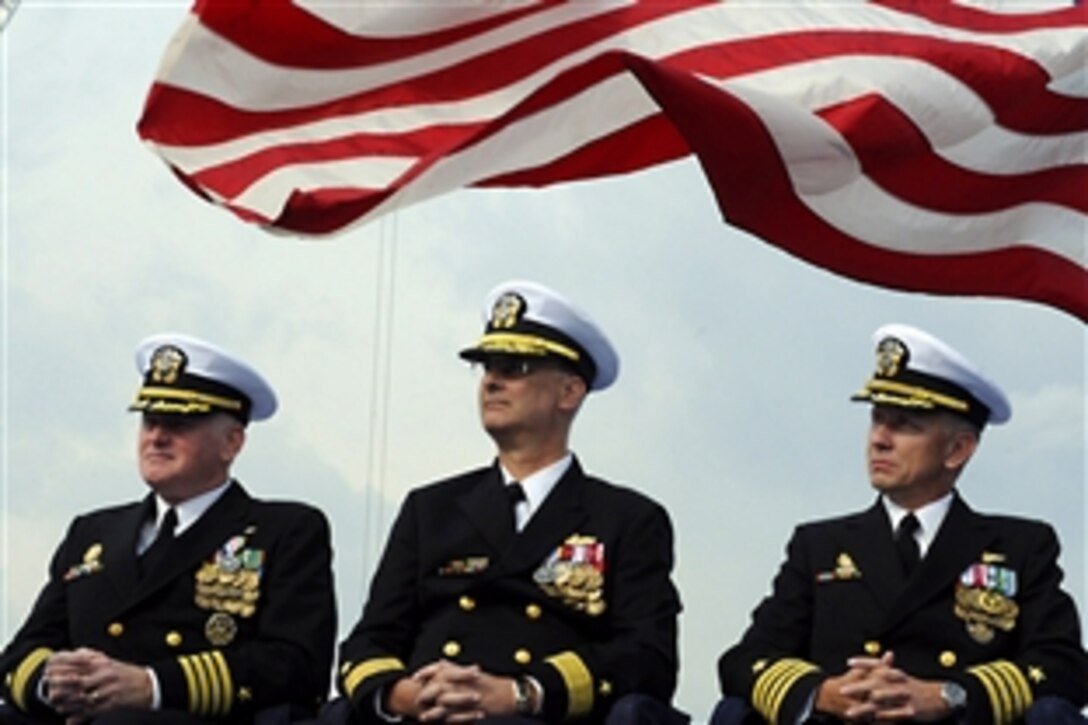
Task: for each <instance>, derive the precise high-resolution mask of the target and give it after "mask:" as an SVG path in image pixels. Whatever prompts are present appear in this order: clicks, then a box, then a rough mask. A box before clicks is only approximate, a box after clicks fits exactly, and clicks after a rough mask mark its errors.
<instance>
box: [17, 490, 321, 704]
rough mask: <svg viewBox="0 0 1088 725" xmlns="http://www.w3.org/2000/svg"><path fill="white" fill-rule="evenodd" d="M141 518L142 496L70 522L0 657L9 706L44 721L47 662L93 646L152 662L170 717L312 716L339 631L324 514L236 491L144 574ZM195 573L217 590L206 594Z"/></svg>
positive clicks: (144, 506)
mask: <svg viewBox="0 0 1088 725" xmlns="http://www.w3.org/2000/svg"><path fill="white" fill-rule="evenodd" d="M146 511H147V501H146V500H145V502H143V503H140V502H137V503H132V504H128V505H124V506H118V507H115V508H109V509H103V510H100V511H96V512H93V513H90V514H87V515H84V516H80V517H78V518H76V519H75V521H73V523H72V524H71V526H70V528H69V530H68V533H67V536H66V537H65V539H64V541H63V542H62V543H61V545H60V547H59V548H58V549H57V551H56V554H55V555H54V557H53V560H52V564H51V566H50V570H49V580H48V583H47V584H46V586H45V588H44V589H43V590H42V592H41V594H40V595H39V597H38V600H37V602H36V603H35V605H34V608H33V610H32V611H31V613H30V616H29V617H28V619H27V621H26V623H25V624H24V625H23V627H22V628H21V629H20V630H19V632H18V633H17V634H16V635H15V638H14V640H13V641H12V642H11V644H10V645H9V646H8V647H7V649H6V650H5V651H4V652H3V654H2V655H0V673H2V674H3V677H4V683H3V684H4V689H3V694H4V699H5V700H7V701H8V703H9V704H11V705H14V706H15V707H16V708H18V709H20V710H23V711H24V712H29V713H30V714H33V715H44V714H47V713H48V712H49V711H48V709H46V708H45V706H44V705H43V704H42V703H41V702H40V701H39V700H38V697H37V694H36V693H37V688H38V681H39V679H40V676H41V672H42V670H43V668H44V664H45V660H46V658H48V656H49V655H50V654H51V653H52V652H54V651H57V650H68V649H75V648H78V647H90V648H94V649H97V650H101V651H102V652H104V653H106V654H107V655H109V656H111V657H113V658H115V659H119V660H123V661H126V662H130V663H134V664H139V665H145V666H150V667H151V668H152V669H153V670H154V671H155V674H156V675H157V678H158V681H159V685H160V688H161V697H162V706H163V708H169V709H175V710H180V711H186V712H189V713H191V714H193V715H198V716H201V717H203V718H207V719H209V720H214V721H222V722H251V721H252V718H253V713H254V712H256V711H258V710H260V709H263V708H265V707H268V706H272V705H276V704H282V703H291V704H295V705H298V706H301V707H303V708H308V709H311V710H315V709H316V707H317V705H318V704H319V703H320V702H321V701H322V700H324V699H325V697H326V695H327V692H328V686H329V677H330V675H331V670H332V654H333V646H334V644H335V636H336V634H335V632H336V613H335V600H334V595H333V586H332V570H331V548H330V544H329V528H328V523H327V521H326V519H325V517H324V515H323V514H322V513H321V512H319V511H318V510H317V509H314V508H312V507H310V506H306V505H303V504H298V503H280V502H264V501H259V500H256V499H253V498H251V497H250V496H249V495H248V494H247V493H246V492H245V490H244V489H243V488H242V486H241V485H240V484H238V483H237V482H234V483H232V484H231V485H230V487H229V488H228V489H227V490H226V491H225V492H224V493H223V495H222V496H221V497H220V498H219V500H217V501H216V502H215V503H214V504H213V505H212V506H211V507H210V508H209V509H208V510H207V511H206V512H205V513H204V515H203V516H201V518H200V519H199V520H198V521H197V522H196V523H195V524H193V525H192V527H190V528H189V529H187V530H186V531H184V532H183V533H182V534H181V535H180V536H179V537H178V538H177V539H176V541H175V542H174V544H173V545H172V547H171V549H170V551H169V553H168V554H167V557H166V558H165V559H164V560H162V562H161V564H160V565H159V566H157V567H156V568H155V570H154V571H153V572H149V573H148V574H147V576H145V577H144V578H142V579H141V578H140V576H139V574H138V569H137V556H136V540H137V536H138V534H139V531H140V528H141V526H142V525H143V523H144V513H145V512H146ZM227 550H229V552H228V551H227ZM217 552H218V553H217ZM227 554H229V555H227ZM232 557H233V561H232V562H228V561H227V560H229V559H231V558H232ZM216 561H219V562H220V564H221V566H218V567H217V565H216V564H215V562H216ZM201 572H203V575H201ZM238 572H247V573H243V574H241V575H238V576H236V575H237V573H238ZM198 575H201V576H203V577H204V578H205V579H209V578H214V579H215V581H210V582H209V581H206V582H204V586H203V587H202V586H201V582H200V581H198ZM220 576H221V578H220ZM243 581H244V583H242V582H243ZM246 592H249V593H248V594H247V593H246ZM198 600H199V601H198ZM224 610H226V611H224Z"/></svg>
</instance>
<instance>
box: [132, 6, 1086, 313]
mask: <svg viewBox="0 0 1088 725" xmlns="http://www.w3.org/2000/svg"><path fill="white" fill-rule="evenodd" d="M1086 65H1088V12H1086V9H1085V7H1084V6H1083V5H1070V4H1069V3H1068V2H1066V3H1061V2H1055V1H1053V0H1024V1H1023V2H1019V3H1017V2H1012V1H1006V2H1002V1H1001V0H958V1H953V0H916V1H912V0H873V1H870V2H865V1H863V0H839V1H837V2H826V1H825V2H820V1H818V0H812V1H810V2H803V1H798V0H747V1H746V0H728V1H725V2H722V1H720V0H581V1H569V2H568V1H562V0H505V1H503V2H493V1H491V2H489V1H486V0H457V1H456V2H429V1H424V0H398V1H397V2H386V1H382V0H356V1H355V2H344V3H328V2H326V1H324V0H293V1H292V0H198V2H196V4H195V6H194V8H193V10H192V12H191V13H190V14H189V15H188V17H187V19H186V20H185V22H184V24H183V26H182V27H181V28H180V30H179V31H178V33H177V35H176V36H175V38H174V40H173V41H172V43H171V44H170V46H169V47H168V49H167V51H166V54H165V58H164V59H163V61H162V64H161V67H160V69H159V71H158V74H157V77H156V79H155V82H154V84H153V86H152V88H151V90H150V92H149V94H148V98H147V102H146V105H145V108H144V112H143V116H142V118H141V119H140V121H139V125H138V131H139V134H140V136H141V137H142V138H143V139H145V140H146V141H147V142H148V143H149V144H150V145H151V146H152V147H153V148H154V149H155V151H156V152H157V153H158V154H160V155H161V156H162V158H163V159H164V160H165V161H166V162H167V163H168V164H169V165H170V167H171V168H172V169H173V170H174V171H175V172H176V173H177V174H178V176H179V177H180V178H181V179H182V180H183V181H184V182H185V183H186V184H187V185H189V186H190V187H191V188H192V189H193V190H195V191H196V192H197V193H199V194H200V195H202V196H204V197H205V198H207V199H209V200H211V201H212V202H214V203H216V204H221V205H223V206H225V207H226V208H228V209H229V210H231V211H232V212H233V213H235V214H236V215H238V216H239V217H240V218H242V219H244V220H246V221H249V222H253V223H257V224H260V225H264V226H267V227H269V228H273V229H277V230H283V231H287V232H290V233H295V234H300V235H321V234H329V233H334V232H339V231H342V230H346V229H349V228H351V227H353V226H355V225H358V224H362V223H366V222H367V221H369V220H372V219H374V218H376V217H377V216H379V215H381V214H383V213H386V212H389V211H391V210H394V209H397V208H402V207H404V206H406V205H409V204H413V203H416V202H419V201H422V200H425V199H428V198H430V197H433V196H436V195H438V194H443V193H446V192H449V191H452V190H454V189H458V188H461V187H466V186H475V187H513V186H545V185H548V184H554V183H558V182H564V181H571V180H576V179H587V178H593V177H600V176H605V175H611V174H622V173H626V172H630V171H635V170H638V169H642V168H645V167H648V166H652V165H654V164H659V163H662V162H666V161H670V160H674V159H677V158H680V157H683V156H685V155H687V154H689V153H694V154H695V155H696V156H697V157H698V159H699V162H700V163H701V165H702V167H703V170H704V171H705V173H706V176H707V178H708V180H709V182H710V184H711V185H712V186H713V189H714V192H715V195H716V198H717V200H718V203H719V205H720V208H721V211H722V213H723V215H724V217H725V219H726V221H727V222H728V223H731V224H733V225H735V226H738V227H741V228H743V229H745V230H747V231H749V232H751V233H752V234H754V235H756V236H758V237H760V238H762V239H763V240H765V241H767V242H769V243H771V244H774V245H776V246H778V247H781V248H782V249H785V250H786V251H788V252H789V253H791V254H794V255H796V256H798V257H800V258H803V259H805V260H808V261H809V262H811V263H813V264H816V265H818V266H820V267H823V268H826V269H829V270H832V271H834V272H836V273H839V274H842V275H845V276H847V277H850V278H853V279H856V280H861V281H865V282H868V283H872V284H877V285H881V286H886V287H891V288H896V289H905V290H914V291H925V292H932V293H940V294H967V295H996V296H1005V297H1014V298H1019V299H1025V300H1034V301H1038V302H1043V303H1046V304H1049V305H1053V306H1055V307H1058V308H1060V309H1063V310H1065V311H1067V312H1069V313H1071V314H1073V315H1076V316H1078V317H1079V318H1080V319H1082V320H1084V321H1088V269H1086V267H1088V71H1086Z"/></svg>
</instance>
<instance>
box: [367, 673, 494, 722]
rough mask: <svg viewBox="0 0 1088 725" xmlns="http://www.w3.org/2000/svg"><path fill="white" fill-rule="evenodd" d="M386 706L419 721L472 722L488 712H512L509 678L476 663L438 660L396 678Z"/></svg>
mask: <svg viewBox="0 0 1088 725" xmlns="http://www.w3.org/2000/svg"><path fill="white" fill-rule="evenodd" d="M388 706H389V709H390V710H391V711H392V712H394V713H397V714H400V715H409V716H411V717H415V718H417V719H419V720H420V721H423V722H449V723H457V722H472V721H475V720H479V719H480V718H482V717H485V716H488V715H512V714H513V713H514V709H515V703H514V692H513V685H512V681H511V679H510V678H508V677H497V676H495V675H491V674H488V673H487V672H483V671H482V670H481V669H480V668H479V667H478V666H476V665H471V666H464V665H458V664H455V663H453V662H449V661H447V660H438V661H437V662H432V663H431V664H429V665H426V666H424V667H421V668H420V669H419V670H417V671H416V672H415V673H414V674H413V675H412V676H411V677H406V678H404V679H402V680H399V681H398V682H397V683H396V684H395V685H394V686H393V689H392V690H391V691H390V693H389V701H388Z"/></svg>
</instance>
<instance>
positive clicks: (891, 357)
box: [876, 337, 910, 378]
mask: <svg viewBox="0 0 1088 725" xmlns="http://www.w3.org/2000/svg"><path fill="white" fill-rule="evenodd" d="M909 357H910V353H909V352H908V351H907V347H906V345H904V344H903V343H902V342H900V341H899V340H898V339H896V338H894V337H885V338H884V339H883V340H881V341H880V344H878V345H877V346H876V374H877V375H879V376H880V377H882V378H894V377H895V376H896V375H898V374H899V368H900V367H901V366H902V365H906V363H907V360H908V358H909Z"/></svg>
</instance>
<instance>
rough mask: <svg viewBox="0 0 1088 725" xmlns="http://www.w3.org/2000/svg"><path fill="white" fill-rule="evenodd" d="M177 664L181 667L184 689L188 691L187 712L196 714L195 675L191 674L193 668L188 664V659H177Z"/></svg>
mask: <svg viewBox="0 0 1088 725" xmlns="http://www.w3.org/2000/svg"><path fill="white" fill-rule="evenodd" d="M178 664H179V665H181V672H182V674H183V675H185V688H186V689H187V690H188V691H189V708H188V709H189V712H197V709H196V706H197V701H196V697H197V694H196V693H197V688H196V674H195V673H194V672H193V666H192V665H191V664H190V663H189V658H188V657H178Z"/></svg>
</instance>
